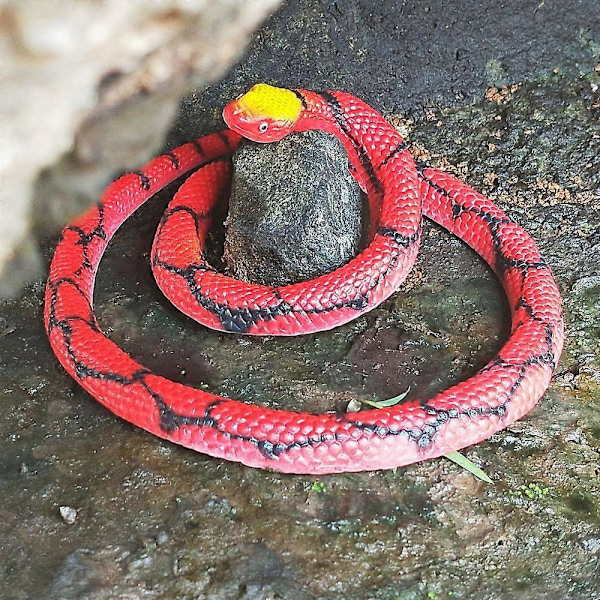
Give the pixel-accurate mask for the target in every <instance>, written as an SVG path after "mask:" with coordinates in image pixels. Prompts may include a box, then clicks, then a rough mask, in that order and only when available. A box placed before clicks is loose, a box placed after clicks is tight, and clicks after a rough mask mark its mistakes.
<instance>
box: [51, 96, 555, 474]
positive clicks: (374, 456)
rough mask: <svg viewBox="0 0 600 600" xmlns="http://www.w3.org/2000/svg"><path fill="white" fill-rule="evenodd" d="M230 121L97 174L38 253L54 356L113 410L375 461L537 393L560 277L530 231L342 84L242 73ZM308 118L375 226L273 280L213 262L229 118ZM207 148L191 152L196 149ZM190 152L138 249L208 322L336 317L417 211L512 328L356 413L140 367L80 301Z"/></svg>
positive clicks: (415, 453) (385, 266)
mask: <svg viewBox="0 0 600 600" xmlns="http://www.w3.org/2000/svg"><path fill="white" fill-rule="evenodd" d="M224 117H225V120H226V122H227V124H228V125H229V127H230V129H227V130H224V131H221V132H218V133H216V134H212V135H209V136H206V137H204V138H200V139H198V140H195V141H194V142H191V143H188V144H184V145H183V146H180V147H179V148H176V149H175V150H173V151H171V152H169V153H167V154H165V155H163V156H159V157H158V158H155V159H154V160H152V161H151V162H150V163H148V164H147V165H146V166H145V167H144V168H143V169H141V170H140V171H138V172H135V173H130V174H127V175H124V176H123V177H121V178H120V179H118V180H117V181H115V182H114V183H113V184H111V185H110V186H109V187H108V188H107V190H106V192H105V193H104V195H103V197H102V199H101V201H100V202H99V204H98V205H97V206H95V207H93V208H92V209H90V210H89V211H88V212H87V213H86V214H84V215H83V216H82V217H80V218H79V219H77V220H76V221H75V222H73V223H71V224H69V225H68V226H67V227H66V228H65V229H64V231H63V233H62V235H61V238H60V241H59V243H58V245H57V248H56V252H55V255H54V258H53V260H52V264H51V267H50V275H49V278H48V283H47V288H46V303H45V324H46V328H47V332H48V337H49V339H50V343H51V346H52V348H53V350H54V353H55V354H56V356H57V357H58V359H59V360H60V362H61V363H62V365H63V366H64V368H65V369H66V370H67V372H68V373H69V374H70V375H71V376H72V377H73V378H74V379H75V380H76V381H77V382H78V383H79V384H80V385H81V386H82V387H83V388H85V389H86V390H87V391H88V392H89V393H90V394H91V395H92V396H94V397H95V398H96V399H97V400H98V401H100V402H101V403H102V404H103V405H104V406H106V407H107V408H108V409H109V410H111V411H112V412H114V413H115V414H117V415H119V416H120V417H122V418H124V419H126V420H127V421H129V422H131V423H133V424H135V425H137V426H139V427H142V428H143V429H146V430H147V431H149V432H151V433H153V434H155V435H158V436H160V437H162V438H165V439H168V440H171V441H173V442H175V443H178V444H181V445H183V446H186V447H188V448H192V449H194V450H197V451H199V452H203V453H206V454H209V455H211V456H215V457H221V458H225V459H228V460H233V461H239V462H242V463H244V464H246V465H249V466H253V467H262V468H271V469H274V470H278V471H284V472H292V473H333V472H340V471H361V470H369V469H385V468H391V467H397V466H402V465H406V464H409V463H413V462H416V461H419V460H424V459H427V458H433V457H437V456H440V455H442V454H446V453H448V452H451V451H454V450H458V449H460V448H463V447H465V446H468V445H471V444H474V443H477V442H479V441H481V440H483V439H486V438H488V437H489V436H490V435H492V434H493V433H494V432H496V431H498V430H500V429H503V428H504V427H506V426H507V425H508V424H510V423H512V422H513V421H515V420H516V419H519V418H520V417H521V416H523V415H524V414H525V413H527V412H528V411H529V410H531V409H532V408H533V406H535V404H536V403H537V401H538V400H539V399H540V398H541V396H542V395H543V393H544V391H545V390H546V388H547V386H548V385H549V382H550V378H551V376H552V372H553V370H554V368H555V366H556V362H557V360H558V357H559V356H560V353H561V350H562V345H563V321H562V311H561V299H560V293H559V291H558V288H557V286H556V283H555V281H554V279H553V277H552V274H551V272H550V269H549V267H548V265H547V264H546V262H545V261H544V259H543V258H542V256H541V255H540V252H539V250H538V248H537V247H536V245H535V243H534V242H533V240H532V239H531V237H530V236H529V235H528V234H527V233H526V232H525V231H524V230H523V229H522V228H521V227H520V226H519V225H517V224H516V223H515V222H513V221H512V220H511V219H510V218H509V217H507V216H506V215H505V214H504V213H503V212H502V211H501V210H500V209H499V208H498V207H497V206H495V205H494V204H493V203H492V202H490V201H489V200H487V199H486V198H484V197H483V196H482V195H480V194H479V193H477V192H476V191H474V190H472V189H471V188H469V187H468V186H466V185H465V184H464V183H462V182H460V181H459V180H457V179H456V178H455V177H453V176H452V175H449V174H448V173H445V172H442V171H438V170H436V169H433V168H430V167H428V166H426V165H421V164H417V165H415V163H414V162H413V160H412V158H411V157H410V154H409V152H408V150H407V149H406V145H405V143H404V142H403V140H402V138H401V137H400V136H399V134H398V133H397V132H396V131H395V130H394V129H393V127H391V126H390V125H389V124H388V123H387V122H386V121H385V120H384V119H383V118H382V117H381V116H380V115H379V114H378V113H377V112H376V111H374V110H373V109H372V108H370V107H369V106H367V105H366V104H364V103H363V102H361V101H360V100H358V99H357V98H354V97H353V96H351V95H349V94H345V93H341V92H311V91H307V90H293V91H292V90H285V89H279V88H273V87H271V86H267V85H264V84H259V85H257V86H254V88H252V89H251V90H250V91H249V92H248V93H247V94H245V95H243V96H241V97H240V98H238V99H237V100H235V101H234V102H232V103H231V104H229V105H228V106H227V107H226V108H225V111H224ZM308 129H321V130H324V131H326V132H329V133H332V134H334V135H336V136H337V137H338V138H339V139H340V140H341V141H342V142H343V144H344V146H345V148H346V150H347V152H348V156H349V162H350V168H351V171H352V173H353V175H354V176H355V177H356V179H357V181H358V182H359V183H360V185H361V186H362V187H363V189H364V190H365V191H366V192H367V193H368V196H369V202H370V204H371V209H372V210H371V214H372V215H373V218H372V222H371V242H370V244H369V245H368V247H367V248H366V249H365V250H364V251H363V252H361V253H360V254H359V255H358V256H357V257H356V258H354V259H353V260H352V261H350V262H349V263H348V264H347V265H345V266H343V267H342V268H340V269H338V270H336V271H334V272H332V273H328V274H326V275H322V276H321V277H318V278H317V279H314V280H311V281H308V282H301V283H297V284H293V285H289V286H284V287H279V288H271V287H268V286H262V285H254V284H246V283H243V282H240V281H237V280H234V279H231V278H229V277H226V276H225V275H223V274H221V273H218V272H217V271H216V270H215V269H214V268H213V267H212V266H211V265H210V264H209V263H208V262H207V261H206V260H205V259H204V254H203V249H204V243H205V238H206V234H207V231H208V228H209V225H210V217H211V214H212V209H213V207H214V206H215V204H216V203H217V202H218V201H219V199H220V198H221V197H223V194H224V190H225V191H226V190H227V189H228V182H229V174H230V173H229V172H230V166H229V163H228V162H227V161H225V160H222V158H223V157H226V156H227V155H229V154H231V152H232V151H234V150H235V148H236V147H237V145H238V144H239V142H240V140H241V138H242V136H243V137H247V138H249V139H252V140H255V141H263V142H270V141H276V140H278V139H281V138H282V137H283V136H284V135H286V134H287V133H289V132H290V131H303V130H308ZM204 165H205V166H204ZM197 167H202V168H200V169H199V170H198V171H197V172H196V173H194V174H193V175H192V176H191V177H189V178H188V180H187V181H186V182H185V183H184V184H183V185H182V187H181V188H180V190H179V191H178V192H177V194H176V195H175V197H174V199H173V201H172V202H171V204H170V205H169V207H168V208H167V211H166V213H165V215H164V216H163V219H162V220H161V224H160V226H159V229H158V232H157V236H156V239H155V243H154V246H153V251H152V264H153V269H154V271H155V277H156V280H157V282H158V284H159V286H160V288H161V289H162V290H163V291H164V292H165V293H166V294H167V295H168V296H169V297H170V299H171V301H172V302H173V303H174V304H175V305H176V306H178V307H179V308H180V309H181V310H183V311H184V312H185V313H186V314H188V315H190V316H191V317H192V318H194V319H196V320H198V321H200V322H201V323H203V324H205V325H207V326H209V327H212V328H214V329H219V330H222V331H228V332H235V333H247V334H254V335H266V334H269V335H297V334H301V333H309V332H314V331H319V330H324V329H329V328H332V327H335V326H337V325H340V324H342V323H345V322H347V321H349V320H351V319H353V318H355V317H356V316H358V315H360V314H362V313H364V312H365V311H368V310H370V309H372V308H373V307H375V306H376V305H377V304H379V303H380V302H382V301H383V300H384V299H385V298H387V297H388V296H389V295H390V294H392V293H393V292H394V291H395V290H396V289H397V288H398V286H399V285H400V283H401V282H402V281H403V280H404V278H405V277H406V275H407V274H408V272H409V270H410V268H411V267H412V264H413V263H414V260H415V258H416V255H417V251H418V246H419V241H420V232H421V214H422V213H423V214H424V215H425V216H427V217H429V218H430V219H432V220H434V221H436V222H437V223H439V224H440V225H442V226H443V227H445V228H446V229H448V230H449V231H450V232H452V233H454V234H455V235H457V236H458V237H459V238H460V239H462V240H464V241H465V242H466V243H467V244H469V245H470V246H471V247H472V248H473V249H474V250H475V251H476V252H477V253H479V254H480V255H481V256H482V257H483V258H484V260H485V261H486V262H487V263H488V264H489V265H490V266H491V268H492V269H493V270H494V272H495V273H496V275H497V276H498V277H499V278H500V280H501V282H502V285H503V286H504V289H505V291H506V295H507V297H508V302H509V305H510V308H511V313H512V330H511V334H510V337H509V339H508V341H507V342H506V343H505V345H504V347H503V348H502V349H501V350H500V352H499V353H498V355H497V356H496V357H495V358H494V359H493V360H492V361H491V362H490V363H488V364H487V365H486V366H485V367H484V368H482V369H481V370H480V371H479V372H478V373H477V374H476V375H475V376H473V377H472V378H470V379H468V380H467V381H464V382H461V383H459V384H458V385H456V386H454V387H451V388H449V389H448V390H446V391H444V392H442V393H440V394H438V395H437V396H435V397H433V398H430V399H427V400H411V401H409V402H405V403H403V404H400V405H397V406H393V407H390V408H382V409H374V410H368V411H362V412H358V413H346V414H340V413H325V414H316V415H315V414H308V413H295V412H289V411H276V410H271V409H266V408H261V407H258V406H254V405H250V404H246V403H242V402H238V401H235V400H231V399H228V398H222V397H219V396H216V395H214V394H211V393H209V392H206V391H202V390H198V389H194V388H190V387H187V386H185V385H182V384H179V383H176V382H173V381H170V380H168V379H166V378H164V377H161V376H160V375H157V374H155V373H153V372H151V371H150V370H149V369H147V368H145V367H143V366H142V365H140V364H139V363H138V362H136V361H135V360H134V359H133V358H132V357H131V356H129V355H128V354H127V353H125V352H124V351H123V350H121V349H120V348H119V347H118V346H116V345H115V344H114V343H113V342H111V341H110V340H109V339H108V338H107V337H106V336H105V335H104V333H103V332H102V331H101V329H100V326H99V324H98V322H97V320H96V317H95V315H94V311H93V301H92V296H93V288H94V282H95V277H96V271H97V268H98V265H99V262H100V259H101V257H102V254H103V253H104V251H105V249H106V247H107V245H108V242H109V241H110V239H111V238H112V236H113V235H114V234H115V232H116V231H117V229H118V228H119V227H120V225H121V224H122V223H123V222H124V221H125V220H126V219H127V217H129V216H130V215H131V214H132V213H133V212H134V211H135V210H136V209H137V208H138V207H139V206H140V205H141V204H143V203H144V202H145V201H146V200H147V199H148V198H149V197H151V196H152V195H153V194H155V193H156V192H157V191H159V190H160V189H161V188H163V187H164V186H166V185H167V184H169V183H170V182H172V181H173V180H174V179H176V178H178V177H180V176H181V175H182V174H184V173H186V172H188V171H189V170H191V169H194V168H197Z"/></svg>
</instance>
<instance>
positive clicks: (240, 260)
mask: <svg viewBox="0 0 600 600" xmlns="http://www.w3.org/2000/svg"><path fill="white" fill-rule="evenodd" d="M233 166H234V173H233V178H232V190H231V199H230V201H229V214H228V217H227V221H226V230H227V236H226V238H225V256H224V259H225V263H226V265H227V267H228V269H229V270H230V271H231V273H232V274H233V275H234V276H235V277H237V278H238V279H242V280H243V281H248V282H253V283H262V284H265V285H286V284H288V283H295V282H297V281H304V280H306V279H312V278H313V277H318V276H319V275H322V274H323V273H329V272H330V271H333V270H334V269H337V268H338V267H341V266H342V265H344V264H345V263H347V262H348V261H349V260H350V259H352V258H354V256H356V254H358V252H359V250H360V247H359V245H360V241H361V233H362V230H363V225H362V223H363V219H362V216H363V215H362V213H363V210H362V198H361V191H360V187H359V186H358V184H357V183H356V181H355V180H354V178H353V177H352V176H351V175H350V172H349V171H348V156H347V154H346V151H345V150H344V146H343V145H342V143H341V142H340V141H339V140H338V139H337V138H336V137H334V136H332V135H328V134H326V133H324V132H322V131H307V132H304V133H295V134H292V135H289V136H287V137H286V138H284V139H283V140H281V141H280V142H276V143H273V144H251V143H248V144H245V145H244V146H242V148H240V149H239V150H238V151H237V152H236V153H235V155H234V158H233ZM365 221H366V219H365Z"/></svg>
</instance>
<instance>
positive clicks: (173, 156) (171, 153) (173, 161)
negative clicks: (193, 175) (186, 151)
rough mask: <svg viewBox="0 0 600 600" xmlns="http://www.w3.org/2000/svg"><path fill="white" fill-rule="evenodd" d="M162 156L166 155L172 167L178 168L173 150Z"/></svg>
mask: <svg viewBox="0 0 600 600" xmlns="http://www.w3.org/2000/svg"><path fill="white" fill-rule="evenodd" d="M163 156H166V157H167V158H168V159H169V160H170V161H171V164H172V165H173V167H174V168H175V169H177V170H179V159H178V158H177V156H176V155H175V154H174V153H173V152H167V153H166V154H164V155H163Z"/></svg>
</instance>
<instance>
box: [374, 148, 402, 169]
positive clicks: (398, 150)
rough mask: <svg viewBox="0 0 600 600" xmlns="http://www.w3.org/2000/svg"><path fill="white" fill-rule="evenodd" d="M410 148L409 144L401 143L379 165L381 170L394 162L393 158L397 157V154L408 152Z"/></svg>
mask: <svg viewBox="0 0 600 600" xmlns="http://www.w3.org/2000/svg"><path fill="white" fill-rule="evenodd" d="M407 148H408V144H407V143H406V142H400V143H399V144H398V145H397V146H396V147H395V148H394V149H393V150H392V151H391V152H390V153H389V154H388V155H387V156H386V157H385V158H384V159H383V160H382V161H381V164H380V165H379V168H380V169H381V167H383V166H384V165H386V164H387V163H388V162H389V161H390V160H392V158H394V156H396V154H399V153H400V152H403V151H404V150H406V149H407Z"/></svg>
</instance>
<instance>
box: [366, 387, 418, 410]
mask: <svg viewBox="0 0 600 600" xmlns="http://www.w3.org/2000/svg"><path fill="white" fill-rule="evenodd" d="M408 392H410V388H408V389H407V390H406V391H405V392H402V393H401V394H399V395H398V396H394V397H393V398H389V399H388V400H363V399H362V398H361V400H360V402H361V403H362V404H368V405H369V406H373V407H374V408H389V407H390V406H394V405H395V404H398V402H402V400H404V398H406V396H408Z"/></svg>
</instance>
